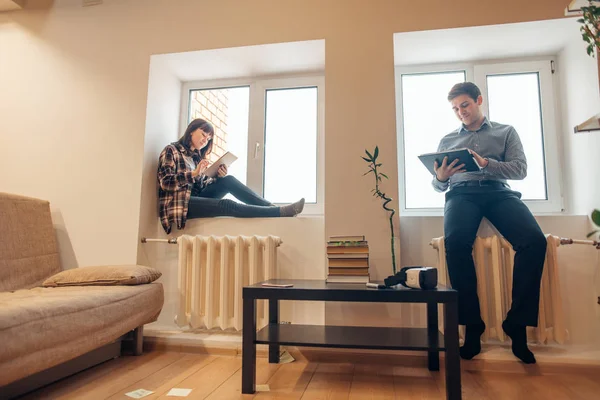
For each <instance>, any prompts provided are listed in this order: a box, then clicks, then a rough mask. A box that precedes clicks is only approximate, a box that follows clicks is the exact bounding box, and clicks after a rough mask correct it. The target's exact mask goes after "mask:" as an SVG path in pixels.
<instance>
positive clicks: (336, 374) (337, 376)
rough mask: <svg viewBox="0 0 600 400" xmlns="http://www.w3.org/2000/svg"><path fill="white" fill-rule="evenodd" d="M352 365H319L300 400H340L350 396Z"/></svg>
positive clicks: (352, 374)
mask: <svg viewBox="0 0 600 400" xmlns="http://www.w3.org/2000/svg"><path fill="white" fill-rule="evenodd" d="M353 376H354V365H353V364H324V363H322V364H319V365H318V366H317V368H316V370H315V373H314V374H313V376H312V379H311V380H310V382H309V384H308V386H307V387H306V390H305V391H304V395H303V396H302V400H338V399H339V400H341V399H347V398H348V396H350V387H351V386H352V378H353Z"/></svg>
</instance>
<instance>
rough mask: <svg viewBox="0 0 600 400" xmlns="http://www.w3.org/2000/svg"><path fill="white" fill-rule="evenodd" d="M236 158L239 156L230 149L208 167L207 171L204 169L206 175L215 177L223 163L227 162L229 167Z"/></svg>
mask: <svg viewBox="0 0 600 400" xmlns="http://www.w3.org/2000/svg"><path fill="white" fill-rule="evenodd" d="M235 160H237V156H235V155H234V154H233V153H231V152H229V151H228V152H227V153H225V154H223V155H222V156H221V158H219V159H218V160H217V161H215V162H214V163H213V164H212V165H211V166H210V167H208V168H207V169H206V171H204V175H206V176H208V177H209V178H214V177H215V176H216V175H217V171H218V170H219V166H220V165H221V164H225V165H227V168H229V166H230V165H231V164H232V163H233V162H234V161H235Z"/></svg>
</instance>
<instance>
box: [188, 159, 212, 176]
mask: <svg viewBox="0 0 600 400" xmlns="http://www.w3.org/2000/svg"><path fill="white" fill-rule="evenodd" d="M209 164H210V162H209V161H208V160H200V162H199V163H198V165H196V169H195V170H193V171H192V176H193V177H194V178H196V177H198V176H200V175H202V174H203V173H204V171H206V168H208V166H209Z"/></svg>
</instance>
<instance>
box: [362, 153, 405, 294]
mask: <svg viewBox="0 0 600 400" xmlns="http://www.w3.org/2000/svg"><path fill="white" fill-rule="evenodd" d="M365 153H366V154H367V157H361V158H362V159H363V160H365V161H366V162H367V163H368V166H369V170H368V171H367V172H365V173H364V174H363V176H365V175H368V174H371V173H372V174H373V176H374V177H375V188H374V189H372V190H371V193H373V196H375V197H378V198H380V199H382V200H383V204H382V207H383V209H384V210H386V211H387V212H389V213H390V216H389V217H390V218H389V219H390V236H391V238H390V248H391V251H392V272H393V275H390V276H388V277H387V278H386V279H385V280H384V281H385V285H386V286H393V285H397V284H398V283H400V281H399V280H398V278H397V275H396V274H397V272H396V250H395V246H394V241H395V235H394V220H393V218H394V214H395V213H396V210H394V209H393V208H390V207H388V204H389V203H390V202H391V201H392V200H393V199H392V198H391V197H388V196H386V194H385V193H384V192H382V191H381V189H380V188H379V185H380V183H382V182H383V178H385V179H389V178H388V177H387V175H386V174H384V173H383V172H380V171H379V169H378V168H380V167H381V166H382V165H383V164H382V163H379V162H377V157H379V147H378V146H375V150H373V153H370V152H369V151H368V150H365Z"/></svg>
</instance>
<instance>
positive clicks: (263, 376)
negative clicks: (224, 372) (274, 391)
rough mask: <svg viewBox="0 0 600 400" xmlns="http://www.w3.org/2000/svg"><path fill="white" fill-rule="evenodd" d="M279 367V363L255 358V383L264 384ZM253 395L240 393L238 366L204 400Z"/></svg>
mask: <svg viewBox="0 0 600 400" xmlns="http://www.w3.org/2000/svg"><path fill="white" fill-rule="evenodd" d="M279 367H280V364H269V361H268V359H266V358H258V359H257V360H256V384H257V385H261V384H266V383H267V382H268V381H269V379H271V377H272V376H273V375H274V374H275V372H277V370H278V369H279ZM254 396H255V395H254V394H242V370H241V368H240V369H238V370H237V371H236V373H235V374H233V375H232V376H231V378H229V379H227V381H225V382H224V383H223V384H222V385H221V386H219V387H218V388H217V389H216V390H215V391H214V392H212V393H211V394H210V395H209V396H208V397H207V398H206V400H234V399H235V400H237V399H244V400H246V399H253V398H254Z"/></svg>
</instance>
